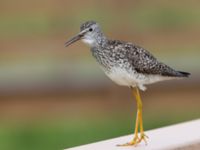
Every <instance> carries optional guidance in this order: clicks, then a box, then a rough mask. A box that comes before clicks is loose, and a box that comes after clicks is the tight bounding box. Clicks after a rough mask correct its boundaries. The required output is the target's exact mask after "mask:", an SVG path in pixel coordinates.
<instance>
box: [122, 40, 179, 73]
mask: <svg viewBox="0 0 200 150" xmlns="http://www.w3.org/2000/svg"><path fill="white" fill-rule="evenodd" d="M124 48H125V49H126V51H127V53H126V57H127V59H128V61H129V63H131V65H132V66H133V67H134V69H135V70H136V71H137V72H138V73H143V74H154V75H155V74H158V75H162V76H179V72H178V71H175V70H174V69H172V68H171V67H169V66H167V65H165V64H164V63H161V62H159V61H158V60H157V59H156V58H155V57H154V56H153V55H152V54H151V53H150V52H148V51H147V50H145V49H144V48H142V47H140V46H137V45H134V44H132V43H127V44H125V45H124Z"/></svg>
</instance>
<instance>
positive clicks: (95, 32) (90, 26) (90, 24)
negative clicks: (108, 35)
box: [65, 21, 103, 47]
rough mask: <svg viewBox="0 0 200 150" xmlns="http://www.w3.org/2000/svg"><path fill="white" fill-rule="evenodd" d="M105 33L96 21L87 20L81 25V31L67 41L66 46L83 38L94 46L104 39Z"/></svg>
mask: <svg viewBox="0 0 200 150" xmlns="http://www.w3.org/2000/svg"><path fill="white" fill-rule="evenodd" d="M102 37H103V34H102V32H101V28H100V26H99V25H98V23H96V22H95V21H87V22H85V23H83V24H82V25H81V27H80V32H79V33H78V34H77V35H76V36H74V37H72V38H71V39H70V40H68V41H67V42H66V43H65V46H66V47H67V46H69V45H71V44H72V43H74V42H76V41H78V40H82V41H83V42H84V43H86V44H88V45H90V46H93V45H96V44H98V43H100V42H101V41H102Z"/></svg>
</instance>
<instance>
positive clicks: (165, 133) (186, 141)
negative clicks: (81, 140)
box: [65, 119, 200, 150]
mask: <svg viewBox="0 0 200 150" xmlns="http://www.w3.org/2000/svg"><path fill="white" fill-rule="evenodd" d="M146 135H147V136H148V137H149V139H148V144H147V145H145V144H144V143H141V144H139V145H137V147H135V146H126V147H118V146H116V145H117V144H122V143H124V142H128V141H129V140H130V139H131V138H132V137H133V135H127V136H122V137H118V138H113V139H109V140H105V141H100V142H96V143H92V144H87V145H82V146H78V147H73V148H68V149H65V150H200V119H198V120H194V121H189V122H185V123H180V124H176V125H171V126H167V127H163V128H159V129H154V130H150V131H147V132H146Z"/></svg>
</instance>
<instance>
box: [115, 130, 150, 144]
mask: <svg viewBox="0 0 200 150" xmlns="http://www.w3.org/2000/svg"><path fill="white" fill-rule="evenodd" d="M147 139H148V136H146V135H145V134H144V133H142V134H141V136H140V137H138V136H135V137H134V138H133V140H131V141H130V142H128V143H125V144H119V145H117V146H137V144H139V143H140V142H142V141H144V142H145V144H146V145H147Z"/></svg>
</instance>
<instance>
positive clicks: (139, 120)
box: [119, 87, 148, 146]
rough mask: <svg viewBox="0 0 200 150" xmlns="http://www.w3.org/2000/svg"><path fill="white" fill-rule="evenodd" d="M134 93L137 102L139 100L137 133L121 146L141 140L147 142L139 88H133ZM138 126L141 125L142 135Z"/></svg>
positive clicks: (134, 143)
mask: <svg viewBox="0 0 200 150" xmlns="http://www.w3.org/2000/svg"><path fill="white" fill-rule="evenodd" d="M131 90H132V92H133V95H134V96H135V99H136V102H137V116H136V122H135V133H134V137H133V139H132V140H131V141H130V142H128V143H126V144H122V145H119V146H130V145H137V144H138V143H140V142H141V141H144V142H145V143H147V140H146V138H148V137H147V136H146V135H145V134H144V128H143V120H142V100H141V97H140V93H139V89H138V88H137V87H135V88H131ZM139 125H140V126H139ZM138 127H140V137H139V136H138Z"/></svg>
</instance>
